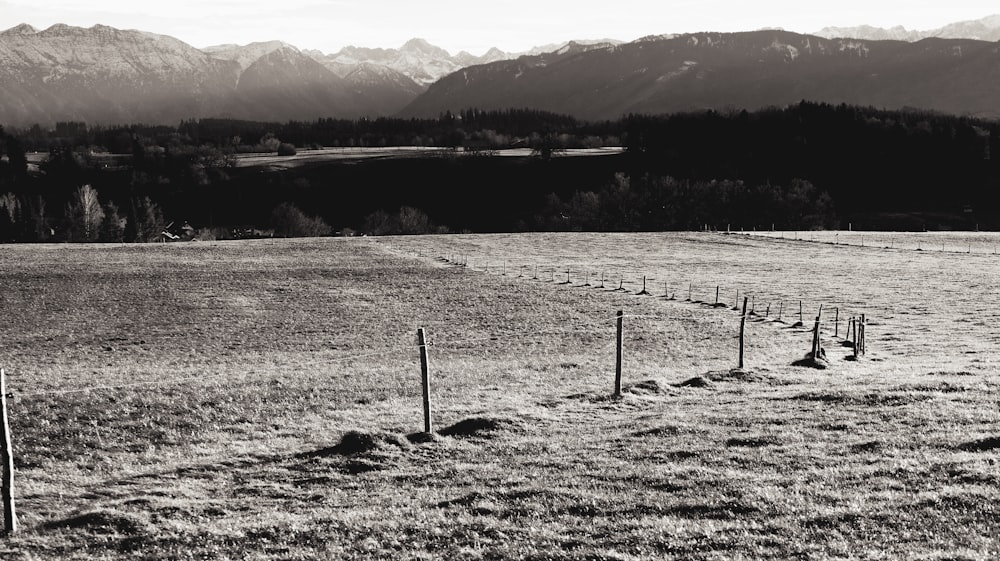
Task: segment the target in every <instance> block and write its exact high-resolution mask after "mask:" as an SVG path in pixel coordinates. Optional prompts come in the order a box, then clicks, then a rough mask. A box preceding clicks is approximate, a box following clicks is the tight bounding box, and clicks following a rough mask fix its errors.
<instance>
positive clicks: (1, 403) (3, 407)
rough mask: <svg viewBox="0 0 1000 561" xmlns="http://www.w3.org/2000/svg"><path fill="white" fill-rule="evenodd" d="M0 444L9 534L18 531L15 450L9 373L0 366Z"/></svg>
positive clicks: (4, 523) (4, 524) (5, 517)
mask: <svg viewBox="0 0 1000 561" xmlns="http://www.w3.org/2000/svg"><path fill="white" fill-rule="evenodd" d="M0 417H2V418H0V430H2V431H3V434H0V439H2V441H0V444H2V445H3V450H2V455H3V458H2V459H3V490H2V494H3V529H4V531H5V532H6V533H7V534H13V533H14V532H16V531H17V514H16V512H15V510H14V451H13V450H12V449H11V447H10V421H9V419H8V418H7V375H6V374H5V373H4V371H3V369H2V368H0Z"/></svg>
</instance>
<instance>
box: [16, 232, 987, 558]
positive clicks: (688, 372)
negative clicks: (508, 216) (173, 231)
mask: <svg viewBox="0 0 1000 561" xmlns="http://www.w3.org/2000/svg"><path fill="white" fill-rule="evenodd" d="M770 235H771V234H770V233H769V236H770ZM831 235H833V234H831ZM898 236H899V237H898V238H896V239H897V241H900V244H899V245H897V246H896V247H893V248H889V249H886V247H885V245H888V244H878V245H877V247H871V246H870V245H869V244H868V243H866V244H865V246H864V247H861V246H860V244H858V245H844V244H839V245H836V244H834V243H826V242H827V241H829V240H826V239H816V240H815V241H803V240H795V239H794V236H791V235H789V236H785V237H784V238H783V237H782V236H781V235H773V237H774V238H777V239H771V238H770V237H765V236H756V237H754V236H740V235H724V234H711V233H687V234H683V233H678V234H528V235H493V236H471V235H470V236H429V237H400V238H379V239H360V238H359V239H317V240H273V241H272V240H263V241H244V242H219V243H190V244H160V245H144V246H115V245H107V246H85V245H47V246H2V247H0V286H2V287H3V288H2V291H0V298H2V299H0V305H2V308H0V309H2V310H3V313H4V321H3V322H2V323H0V366H2V367H3V368H4V369H5V370H6V372H7V374H8V386H9V390H10V391H11V392H12V394H13V397H12V399H11V402H10V415H11V424H12V432H13V437H14V452H15V467H16V470H15V471H16V473H15V496H16V498H17V508H18V511H19V520H20V523H21V528H20V530H19V532H18V533H17V534H16V535H14V536H12V537H7V538H4V539H0V558H2V559H4V560H7V559H12V560H22V559H23V560H29V559H108V558H128V559H137V558H138V559H142V558H148V559H372V558H384V559H399V558H427V559H441V558H458V559H674V558H676V559H771V558H773V559H788V558H801V559H912V558H921V559H993V558H996V557H997V553H998V551H1000V524H998V521H1000V520H998V514H997V510H996V504H997V499H998V498H1000V491H998V483H1000V478H998V475H997V466H996V462H997V459H998V450H1000V425H998V421H1000V407H998V406H1000V403H998V400H997V394H996V391H997V387H998V382H1000V378H998V372H997V366H998V359H997V353H996V349H997V347H998V345H1000V334H998V329H997V327H996V326H997V325H1000V317H998V316H1000V312H997V311H996V307H995V306H993V305H992V301H993V300H994V299H995V295H996V294H997V293H998V288H1000V286H998V285H1000V257H998V256H996V255H994V254H993V253H992V251H990V250H989V249H988V248H989V247H990V246H991V245H992V244H991V242H992V241H993V240H992V238H991V236H993V235H987V234H981V235H980V236H982V238H983V239H982V240H981V241H977V242H976V243H977V244H978V245H977V247H981V248H982V251H979V252H975V251H974V252H971V253H970V252H968V251H966V252H964V253H963V252H961V251H960V247H961V245H962V244H963V243H965V244H966V245H968V243H967V240H966V239H965V237H963V236H962V235H960V234H955V235H952V237H951V238H947V240H948V241H947V242H946V243H951V240H954V246H955V247H956V250H955V251H952V252H941V251H928V250H927V249H929V248H921V250H920V251H917V250H916V249H915V248H914V249H898V247H900V246H902V245H904V244H903V243H902V242H903V241H909V238H907V235H905V234H899V235H898ZM846 237H847V236H845V238H846ZM790 238H791V239H790ZM942 239H945V238H937V241H941V240H942ZM834 240H835V241H839V240H840V238H838V237H837V236H834ZM977 240H978V238H977ZM845 243H846V242H845ZM851 243H852V244H853V243H854V242H851ZM966 249H968V248H966ZM644 276H645V277H646V287H647V291H648V292H649V294H648V295H642V296H640V295H637V294H636V293H637V292H639V291H640V290H641V288H642V279H643V277H644ZM536 277H537V278H536ZM602 277H603V285H604V286H603V288H600V287H599V286H600V284H601V282H602ZM619 287H621V290H616V289H618V288H619ZM717 287H718V291H719V295H720V297H721V299H722V300H723V301H724V303H725V304H727V305H726V306H725V307H721V306H719V307H716V306H714V304H715V295H716V288H717ZM737 290H738V291H739V294H740V299H741V300H742V298H744V297H747V298H750V301H751V302H752V304H751V305H752V306H753V308H754V311H755V315H754V316H751V318H750V321H749V322H748V326H747V348H746V370H745V371H733V370H732V369H733V368H734V367H735V366H736V360H737V348H738V342H737V340H736V337H737V335H738V332H739V323H740V322H739V313H738V312H736V311H734V310H733V309H732V308H733V306H734V304H735V303H736V293H737ZM667 296H669V297H667ZM689 298H690V300H692V301H688V300H689ZM800 301H801V302H802V307H803V320H804V323H805V324H806V325H804V326H802V327H793V326H792V325H793V323H794V322H796V321H798V319H799V318H798V313H799V302H800ZM820 305H823V336H822V342H823V346H824V348H825V349H826V351H827V354H828V357H829V358H830V362H831V365H830V368H828V369H827V370H813V369H809V368H802V367H793V366H791V363H792V362H793V361H795V360H797V359H799V358H802V356H803V355H804V354H805V353H806V351H808V350H809V344H810V340H811V334H810V331H809V328H810V327H811V322H812V320H813V319H814V318H815V316H816V314H817V312H818V309H819V306H820ZM618 310H622V311H624V312H625V322H624V323H625V333H624V363H623V377H624V381H625V386H626V389H625V392H624V395H623V396H622V397H620V398H613V397H612V396H611V390H612V383H613V375H614V365H615V321H614V316H615V313H616V312H617V311H618ZM779 311H780V313H781V314H782V319H783V321H782V322H778V321H776V319H777V315H778V313H779ZM862 313H863V314H866V316H867V317H868V318H869V328H868V340H869V342H868V346H869V352H868V354H867V356H865V357H862V358H861V359H860V360H857V361H852V360H848V358H852V352H851V349H849V348H848V347H847V346H845V345H844V339H843V335H844V333H845V332H846V319H847V318H849V317H851V316H856V315H860V314H862ZM837 316H839V320H840V322H839V323H837V324H834V323H833V319H834V318H835V317H837ZM421 326H422V327H425V329H426V333H427V336H428V341H429V346H428V352H429V355H430V357H429V359H430V360H429V362H430V370H431V398H432V404H433V407H432V408H433V419H434V428H435V430H436V431H437V433H438V434H437V435H435V436H434V437H426V436H423V435H421V434H420V432H421V431H422V428H423V415H422V411H421V395H420V394H421V388H420V377H419V374H420V368H419V360H418V357H419V355H418V351H419V349H418V347H417V342H416V330H417V328H418V327H421ZM834 330H836V331H837V333H838V335H840V337H839V338H835V337H834V336H833V335H834Z"/></svg>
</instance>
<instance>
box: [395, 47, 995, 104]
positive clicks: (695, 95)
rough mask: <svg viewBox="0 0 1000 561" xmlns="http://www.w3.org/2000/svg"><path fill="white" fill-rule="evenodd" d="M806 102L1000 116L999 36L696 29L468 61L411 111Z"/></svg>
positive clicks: (423, 97)
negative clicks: (885, 37)
mask: <svg viewBox="0 0 1000 561" xmlns="http://www.w3.org/2000/svg"><path fill="white" fill-rule="evenodd" d="M801 100H809V101H816V102H827V103H832V104H840V103H847V104H852V105H863V106H875V107H880V108H889V109H901V108H920V109H927V110H934V111H941V112H947V113H953V114H963V115H976V116H983V117H998V116H1000V43H990V42H986V41H976V40H971V39H924V40H922V41H918V42H914V43H909V42H903V41H867V40H859V39H824V38H821V37H816V36H811V35H801V34H797V33H791V32H786V31H774V30H768V31H753V32H744V33H694V34H686V35H680V36H676V37H668V38H652V39H649V40H643V41H636V42H632V43H627V44H624V45H618V46H609V47H606V48H600V49H589V50H583V51H579V52H578V51H574V50H572V49H565V50H562V51H556V52H554V53H548V54H544V55H539V56H534V57H521V58H518V59H517V60H511V61H501V62H495V63H491V64H487V65H482V66H474V67H469V68H465V69H463V70H462V71H460V72H456V73H454V74H451V75H449V76H446V77H444V78H442V79H441V80H439V81H437V82H435V83H434V84H433V85H431V86H430V88H428V90H427V92H425V93H424V94H422V95H421V96H419V97H418V98H416V99H415V100H414V101H413V103H411V104H410V105H409V106H408V107H407V108H406V109H405V110H403V112H402V115H403V116H405V117H430V116H435V115H439V114H441V113H442V112H444V111H449V110H450V111H456V110H459V109H462V108H467V107H476V108H479V109H483V110H491V109H501V108H505V107H531V108H535V109H542V110H548V111H554V112H559V113H567V114H570V115H574V116H576V117H579V118H583V119H590V120H601V119H616V118H618V117H620V116H622V115H625V114H628V113H645V114H658V113H672V112H679V111H695V110H705V109H717V110H720V109H721V110H730V109H737V110H739V109H749V110H752V109H759V108H763V107H768V106H785V105H788V104H791V103H797V102H798V101H801Z"/></svg>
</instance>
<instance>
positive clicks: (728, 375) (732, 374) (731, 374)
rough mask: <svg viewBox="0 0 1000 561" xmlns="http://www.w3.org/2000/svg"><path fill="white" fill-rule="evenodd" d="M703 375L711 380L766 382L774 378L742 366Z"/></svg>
mask: <svg viewBox="0 0 1000 561" xmlns="http://www.w3.org/2000/svg"><path fill="white" fill-rule="evenodd" d="M704 377H705V378H707V379H708V380H710V381H712V382H768V381H773V380H774V378H773V377H771V376H764V375H761V374H757V373H756V372H754V371H752V370H744V369H742V368H733V369H731V370H715V371H712V372H707V373H705V374H704Z"/></svg>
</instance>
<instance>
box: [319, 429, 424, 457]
mask: <svg viewBox="0 0 1000 561" xmlns="http://www.w3.org/2000/svg"><path fill="white" fill-rule="evenodd" d="M409 448H410V442H409V441H408V440H407V439H406V437H404V436H401V435H398V434H395V433H391V432H365V431H359V430H352V431H348V432H347V433H345V434H344V436H343V437H341V439H340V443H339V444H337V445H336V446H331V447H329V448H321V449H319V450H315V451H313V452H306V453H304V454H300V455H299V456H300V457H304V458H316V457H325V456H355V455H358V454H370V453H373V452H386V451H393V450H407V449H409Z"/></svg>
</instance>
